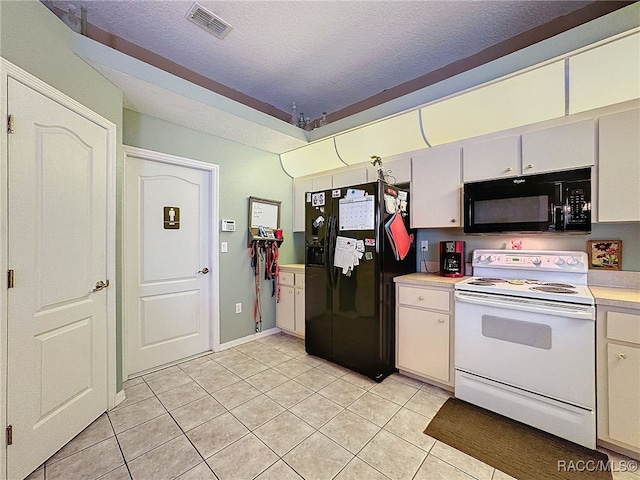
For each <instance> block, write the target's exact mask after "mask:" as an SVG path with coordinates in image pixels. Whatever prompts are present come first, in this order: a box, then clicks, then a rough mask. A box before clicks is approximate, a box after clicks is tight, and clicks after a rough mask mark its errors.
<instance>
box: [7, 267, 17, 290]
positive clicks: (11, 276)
mask: <svg viewBox="0 0 640 480" xmlns="http://www.w3.org/2000/svg"><path fill="white" fill-rule="evenodd" d="M15 280H16V276H15V272H14V271H13V270H9V271H8V272H7V288H13V286H14V285H15Z"/></svg>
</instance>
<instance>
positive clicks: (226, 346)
mask: <svg viewBox="0 0 640 480" xmlns="http://www.w3.org/2000/svg"><path fill="white" fill-rule="evenodd" d="M280 332H281V330H280V329H279V328H278V327H273V328H270V329H269V330H265V331H264V332H257V333H252V334H251V335H247V336H246V337H242V338H237V339H236V340H231V341H230V342H225V343H221V344H220V347H219V349H218V351H219V352H221V351H223V350H227V349H229V348H233V347H237V346H238V345H243V344H245V343H249V342H252V341H254V340H257V339H258V338H264V337H268V336H269V335H275V334H276V333H280Z"/></svg>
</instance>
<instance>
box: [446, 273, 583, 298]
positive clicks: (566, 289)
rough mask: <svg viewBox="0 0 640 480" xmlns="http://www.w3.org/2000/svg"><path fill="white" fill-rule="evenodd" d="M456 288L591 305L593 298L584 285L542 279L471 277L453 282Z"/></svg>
mask: <svg viewBox="0 0 640 480" xmlns="http://www.w3.org/2000/svg"><path fill="white" fill-rule="evenodd" d="M455 288H456V290H463V291H467V292H482V293H491V294H495V295H510V296H516V297H526V298H536V299H540V300H553V301H561V302H571V303H581V304H587V305H593V304H594V299H593V295H592V294H591V291H590V290H589V288H588V287H587V286H586V285H574V284H570V283H565V282H553V281H543V280H537V279H527V278H510V279H507V278H498V277H483V276H479V277H471V278H468V279H466V280H462V281H461V282H458V283H456V284H455Z"/></svg>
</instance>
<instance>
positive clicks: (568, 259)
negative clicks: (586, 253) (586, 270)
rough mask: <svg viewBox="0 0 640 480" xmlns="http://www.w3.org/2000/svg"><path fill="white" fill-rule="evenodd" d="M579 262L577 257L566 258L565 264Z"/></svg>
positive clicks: (576, 263)
mask: <svg viewBox="0 0 640 480" xmlns="http://www.w3.org/2000/svg"><path fill="white" fill-rule="evenodd" d="M579 263H580V259H578V257H569V258H567V265H578V264H579Z"/></svg>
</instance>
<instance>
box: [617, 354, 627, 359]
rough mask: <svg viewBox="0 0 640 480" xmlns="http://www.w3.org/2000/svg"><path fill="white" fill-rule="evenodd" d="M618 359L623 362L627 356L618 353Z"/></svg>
mask: <svg viewBox="0 0 640 480" xmlns="http://www.w3.org/2000/svg"><path fill="white" fill-rule="evenodd" d="M618 358H619V359H620V360H624V359H625V358H627V356H626V355H625V354H624V353H619V354H618Z"/></svg>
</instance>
